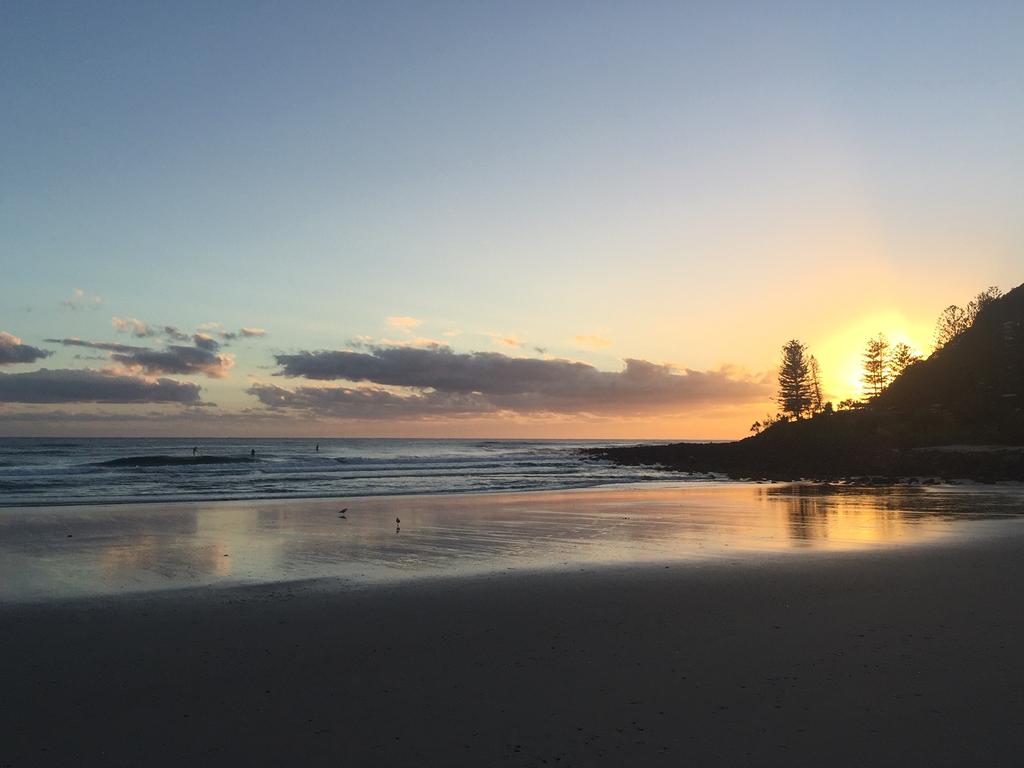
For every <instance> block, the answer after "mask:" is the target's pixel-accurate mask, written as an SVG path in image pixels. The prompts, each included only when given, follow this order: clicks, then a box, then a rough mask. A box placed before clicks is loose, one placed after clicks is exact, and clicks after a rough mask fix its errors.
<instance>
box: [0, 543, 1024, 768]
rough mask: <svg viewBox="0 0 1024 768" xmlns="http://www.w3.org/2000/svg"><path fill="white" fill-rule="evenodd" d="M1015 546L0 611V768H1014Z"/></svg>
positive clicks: (1020, 566) (312, 587)
mask: <svg viewBox="0 0 1024 768" xmlns="http://www.w3.org/2000/svg"><path fill="white" fill-rule="evenodd" d="M1022 554H1024V533H1022V531H1021V529H1020V527H1019V526H1016V527H1014V526H1009V527H1007V529H1006V533H1005V534H1004V535H1002V536H1000V537H995V538H992V537H982V538H978V539H974V540H969V541H967V542H966V543H963V544H959V545H943V546H933V547H925V546H923V547H911V548H904V549H892V550H888V549H887V550H869V551H855V552H840V553H819V554H812V555H807V556H801V557H790V556H782V555H778V556H774V557H762V558H755V559H738V560H733V561H728V560H715V561H703V562H683V563H679V564H676V565H668V566H666V565H664V564H659V565H651V564H648V565H644V566H634V567H629V568H626V567H614V566H605V567H597V568H591V567H587V568H581V569H577V570H575V571H573V572H571V573H570V572H562V573H553V572H534V573H523V574H513V575H492V576H485V577H464V578H452V579H440V580H430V581H411V582H406V583H402V584H394V585H375V586H369V587H364V588H360V589H348V590H344V589H343V590H338V589H334V588H324V587H323V585H322V584H320V583H307V584H298V583H293V584H291V585H265V586H258V587H241V588H229V589H197V590H187V591H181V592H164V593H159V594H155V595H154V594H149V595H135V596H122V597H114V598H111V597H108V598H102V599H92V600H66V601H48V602H44V603H34V604H20V605H18V604H8V605H6V606H5V607H3V608H0V646H2V647H3V649H4V653H3V654H0V679H2V680H3V681H4V695H3V697H2V703H0V707H2V710H3V711H2V718H0V723H2V725H0V730H2V738H0V744H2V745H3V746H2V754H0V765H12V766H23V765H30V766H38V765H182V764H191V765H222V764H225V763H226V764H244V765H286V764H308V765H329V764H330V765H359V766H367V765H372V766H376V765H379V766H426V765H436V766H463V765H464V766H480V765H515V766H530V765H577V766H579V765H582V766H591V765H645V766H649V765H665V766H670V765H671V766H678V765H687V764H689V765H781V764H785V765H808V766H810V765H814V766H823V765H824V766H863V765H873V766H885V765H902V766H905V765H929V766H935V765H950V766H952V765H986V766H998V765H1017V764H1019V760H1020V755H1021V754H1022V753H1024V752H1022V750H1024V686H1022V682H1021V681H1022V680H1024V655H1022V652H1021V648H1022V647H1024V643H1022V641H1024V612H1022V611H1021V610H1020V593H1021V588H1022V586H1024V558H1022Z"/></svg>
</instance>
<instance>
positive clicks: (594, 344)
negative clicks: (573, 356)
mask: <svg viewBox="0 0 1024 768" xmlns="http://www.w3.org/2000/svg"><path fill="white" fill-rule="evenodd" d="M573 341H575V342H576V343H577V344H578V345H579V346H581V347H583V348H584V349H607V348H608V347H610V346H611V345H612V341H611V339H606V338H604V337H603V336H597V335H595V334H581V335H579V336H574V337H573Z"/></svg>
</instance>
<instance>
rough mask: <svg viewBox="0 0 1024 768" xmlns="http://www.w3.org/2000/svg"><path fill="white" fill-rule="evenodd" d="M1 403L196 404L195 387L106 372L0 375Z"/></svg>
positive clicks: (40, 372)
mask: <svg viewBox="0 0 1024 768" xmlns="http://www.w3.org/2000/svg"><path fill="white" fill-rule="evenodd" d="M0 402H3V403H182V404H186V405H195V404H198V403H199V402H200V399H199V385H198V384H191V383H188V382H182V381H175V380H174V379H156V380H152V379H145V378H141V377H138V376H126V375H121V374H116V373H111V372H108V371H93V370H66V369H60V370H49V369H47V368H43V369H41V370H38V371H32V372H30V373H0Z"/></svg>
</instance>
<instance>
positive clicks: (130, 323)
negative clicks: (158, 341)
mask: <svg viewBox="0 0 1024 768" xmlns="http://www.w3.org/2000/svg"><path fill="white" fill-rule="evenodd" d="M111 322H112V323H113V325H114V328H116V329H117V332H118V333H130V334H131V335H132V336H134V337H136V338H138V339H145V338H148V337H150V336H156V335H157V331H156V330H155V329H153V328H150V327H149V326H148V325H146V324H145V323H144V322H142V321H141V320H138V319H136V318H134V317H112V318H111ZM174 330H175V331H177V328H175V329H174Z"/></svg>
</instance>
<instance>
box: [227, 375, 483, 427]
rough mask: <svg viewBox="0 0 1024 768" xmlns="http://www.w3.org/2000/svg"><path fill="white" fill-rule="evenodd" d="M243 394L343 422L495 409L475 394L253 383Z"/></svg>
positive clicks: (459, 414) (270, 405)
mask: <svg viewBox="0 0 1024 768" xmlns="http://www.w3.org/2000/svg"><path fill="white" fill-rule="evenodd" d="M246 392H247V393H248V394H250V395H254V396H255V397H256V398H257V399H259V401H260V402H261V403H262V404H263V405H265V406H267V407H268V408H273V409H290V410H298V411H306V412H309V413H313V414H317V415H319V416H331V417H335V418H343V419H419V418H430V417H444V418H453V417H454V418H457V417H462V416H471V415H489V414H492V413H494V407H493V406H492V405H491V404H490V403H488V402H487V401H486V399H484V398H482V397H480V396H478V395H465V394H460V395H452V394H443V393H439V392H427V393H419V394H411V395H398V394H395V393H393V392H388V391H387V390H384V389H355V388H349V387H298V388H297V389H287V388H285V387H279V386H277V385H276V384H262V383H258V382H257V383H255V384H253V385H252V386H251V387H249V389H248V390H246Z"/></svg>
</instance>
